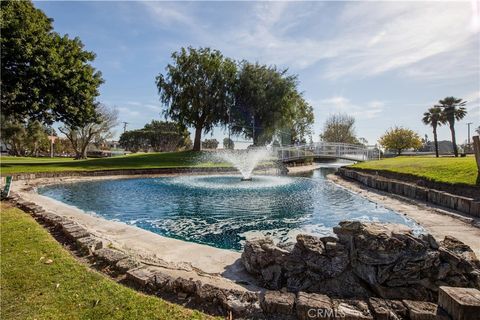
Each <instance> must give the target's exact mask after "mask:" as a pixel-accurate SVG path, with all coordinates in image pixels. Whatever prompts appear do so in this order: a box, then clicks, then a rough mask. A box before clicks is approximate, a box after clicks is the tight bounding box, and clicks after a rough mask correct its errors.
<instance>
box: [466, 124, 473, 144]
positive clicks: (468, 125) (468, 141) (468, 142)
mask: <svg viewBox="0 0 480 320" xmlns="http://www.w3.org/2000/svg"><path fill="white" fill-rule="evenodd" d="M471 124H473V122H469V123H467V127H468V140H467V145H468V150H470V125H471Z"/></svg>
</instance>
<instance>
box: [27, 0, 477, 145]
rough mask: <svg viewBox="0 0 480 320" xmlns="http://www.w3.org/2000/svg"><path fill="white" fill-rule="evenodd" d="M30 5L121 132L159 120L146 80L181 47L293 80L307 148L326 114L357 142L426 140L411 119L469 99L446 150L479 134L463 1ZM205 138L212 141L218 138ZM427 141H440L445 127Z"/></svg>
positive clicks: (473, 5)
mask: <svg viewBox="0 0 480 320" xmlns="http://www.w3.org/2000/svg"><path fill="white" fill-rule="evenodd" d="M34 3H35V5H36V7H37V8H40V9H42V10H43V11H44V12H45V13H46V14H47V15H48V16H49V17H51V18H53V19H54V28H55V30H56V31H57V32H59V33H62V34H64V33H67V34H69V35H70V36H71V37H74V36H78V37H80V38H81V40H82V41H83V43H84V44H85V47H86V49H87V50H91V51H94V52H95V53H96V54H97V58H96V60H95V62H94V65H95V67H97V68H98V69H99V70H100V71H101V72H102V74H103V78H104V79H105V84H103V85H102V87H101V90H100V91H101V95H100V97H99V100H100V101H101V102H104V103H106V104H108V105H111V106H115V107H116V108H117V109H118V110H119V114H120V121H127V122H129V125H128V129H136V128H141V127H143V125H144V124H145V123H147V122H150V121H151V119H154V118H155V119H160V118H163V116H161V115H160V113H161V110H162V106H161V104H160V102H159V99H158V94H157V88H156V86H155V77H156V75H157V74H158V73H160V72H164V70H165V66H166V65H167V64H168V63H169V62H170V61H171V60H170V55H171V53H172V52H173V51H176V50H178V49H179V48H181V47H182V46H194V47H200V46H204V47H207V46H208V47H212V48H215V49H218V50H220V51H222V53H224V55H226V56H229V57H231V58H234V59H238V60H241V59H247V60H250V61H258V62H260V63H263V64H276V65H277V66H280V67H284V68H289V70H290V72H291V73H294V74H298V76H299V80H300V90H301V91H303V92H304V96H305V98H306V99H307V100H308V101H309V102H310V104H311V105H312V106H313V108H314V111H315V125H314V132H315V134H314V140H315V141H317V140H318V134H319V133H320V132H321V129H322V126H323V122H324V121H325V119H326V118H327V117H328V115H330V114H332V113H337V112H344V113H348V114H350V115H353V116H355V118H356V121H357V123H356V131H357V134H358V135H359V136H361V137H365V138H366V139H367V140H368V141H369V143H370V144H375V143H376V141H377V140H378V137H379V136H380V135H381V134H382V133H384V132H385V131H386V130H387V129H388V128H389V127H391V126H394V125H401V126H405V127H409V128H411V129H414V130H415V131H417V132H418V133H419V134H420V135H422V136H423V135H424V134H428V135H429V137H430V138H432V134H431V130H430V128H429V127H427V126H424V125H423V124H422V123H421V116H422V114H423V112H424V111H425V110H426V109H427V107H429V106H431V105H433V104H434V103H435V102H436V101H438V100H439V99H441V98H443V97H445V96H456V97H460V98H463V99H465V100H468V101H469V104H468V106H467V107H468V112H469V114H468V116H467V118H466V119H464V120H463V121H461V122H460V123H458V125H457V141H460V142H463V141H465V140H466V138H467V126H466V123H467V122H473V123H474V125H473V126H474V127H477V126H479V125H480V37H479V30H480V19H479V15H480V13H479V10H480V8H479V7H478V3H477V2H475V1H471V2H469V1H466V2H123V1H111V2H34ZM121 131H122V129H121V126H119V127H118V128H117V129H116V133H117V136H118V134H120V133H121ZM213 136H214V137H215V138H217V139H218V140H219V141H221V140H222V139H223V137H224V132H223V131H222V130H221V129H216V130H215V132H214V135H213ZM205 137H210V134H209V135H205ZM439 138H440V139H449V138H450V132H449V130H448V128H447V127H443V128H440V130H439Z"/></svg>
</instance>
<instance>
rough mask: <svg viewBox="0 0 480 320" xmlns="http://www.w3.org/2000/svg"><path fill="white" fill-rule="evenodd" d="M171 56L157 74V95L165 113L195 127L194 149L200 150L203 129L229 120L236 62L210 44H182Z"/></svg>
mask: <svg viewBox="0 0 480 320" xmlns="http://www.w3.org/2000/svg"><path fill="white" fill-rule="evenodd" d="M172 59H173V63H172V64H168V66H167V67H166V72H165V74H159V75H158V76H157V78H156V84H157V87H158V92H159V94H160V99H161V101H162V103H163V104H165V105H166V107H167V110H166V112H165V115H166V116H167V117H169V118H171V119H172V120H174V121H176V122H179V123H180V124H182V125H185V126H187V127H193V128H194V129H195V138H194V143H193V150H195V151H199V150H200V149H201V136H202V132H205V133H208V132H210V131H211V130H212V129H213V128H214V127H215V126H216V125H224V124H225V123H226V122H227V121H228V110H229V109H230V108H231V107H232V105H233V91H232V88H233V86H234V83H235V77H236V70H237V68H236V64H235V62H234V61H232V60H230V59H228V58H225V57H224V56H223V55H222V54H221V53H220V51H217V50H211V49H210V48H199V49H194V48H191V47H189V48H186V49H185V48H182V49H181V50H180V51H178V52H174V53H173V54H172Z"/></svg>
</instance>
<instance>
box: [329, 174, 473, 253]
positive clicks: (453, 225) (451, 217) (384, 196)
mask: <svg viewBox="0 0 480 320" xmlns="http://www.w3.org/2000/svg"><path fill="white" fill-rule="evenodd" d="M328 178H329V180H330V181H332V182H333V183H335V184H337V185H340V186H342V187H344V188H346V189H348V190H350V191H352V192H354V193H357V194H359V195H361V196H362V197H365V198H367V199H369V200H371V201H373V202H376V203H378V204H380V205H382V206H384V207H386V208H388V209H391V210H394V211H397V212H400V213H402V214H404V215H406V216H408V217H410V218H412V219H413V220H415V221H416V222H417V223H419V224H420V225H422V226H423V227H424V228H425V229H426V230H427V231H428V232H429V233H430V234H432V235H433V236H434V237H435V238H436V239H437V240H443V238H444V237H445V236H446V235H449V236H453V237H455V238H457V239H459V240H460V241H462V242H464V243H465V244H467V245H469V246H470V247H471V248H472V250H473V251H475V254H476V255H477V257H480V228H478V227H475V226H473V225H472V224H471V223H470V221H471V220H473V221H476V222H477V225H480V219H475V218H471V217H467V216H463V215H461V214H459V213H457V212H454V211H449V210H447V209H439V208H436V207H434V206H433V205H430V204H428V203H426V202H421V201H416V200H411V199H408V200H407V199H402V198H401V197H399V196H393V197H392V196H391V195H390V194H388V193H386V192H383V191H379V190H376V189H372V188H368V187H366V186H364V185H361V184H360V183H358V182H354V181H349V180H345V179H343V178H341V177H339V176H336V175H329V176H328Z"/></svg>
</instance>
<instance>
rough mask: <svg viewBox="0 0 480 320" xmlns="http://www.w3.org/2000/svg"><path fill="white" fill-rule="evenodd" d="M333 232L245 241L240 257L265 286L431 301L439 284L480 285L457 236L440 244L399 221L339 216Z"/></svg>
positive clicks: (478, 269)
mask: <svg viewBox="0 0 480 320" xmlns="http://www.w3.org/2000/svg"><path fill="white" fill-rule="evenodd" d="M334 232H335V234H336V236H337V237H322V238H320V237H315V236H311V235H298V236H297V242H296V243H295V244H294V245H293V247H292V246H291V247H290V249H288V250H287V249H285V248H281V247H278V246H276V245H275V244H274V243H273V241H272V240H271V239H268V238H264V239H256V240H252V241H247V243H246V246H245V251H244V252H243V254H242V261H243V264H244V265H245V268H246V270H247V271H248V272H249V273H251V274H253V275H254V276H255V277H257V279H258V280H259V284H260V285H262V286H263V287H265V288H268V289H275V290H277V289H280V288H286V289H287V290H288V291H290V292H300V291H304V292H308V293H320V294H328V295H330V296H332V297H343V298H355V297H357V298H358V297H362V298H367V297H372V296H373V297H379V298H384V299H398V300H402V299H414V300H422V301H432V302H433V301H436V300H437V296H438V288H439V287H440V286H445V285H449V286H455V287H472V288H475V287H477V288H478V287H480V263H479V261H478V259H477V257H476V256H475V254H474V252H473V251H472V250H471V249H470V248H469V247H468V246H467V245H465V244H464V243H462V242H461V241H459V240H457V239H455V238H453V237H446V238H445V239H444V240H443V241H441V242H440V243H439V242H437V241H436V240H435V239H434V237H433V236H431V235H429V234H422V235H419V236H416V235H414V234H413V233H412V231H411V230H410V229H409V228H407V227H406V226H403V225H398V224H381V223H365V222H359V221H344V222H341V223H340V224H339V226H338V227H335V228H334Z"/></svg>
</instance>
